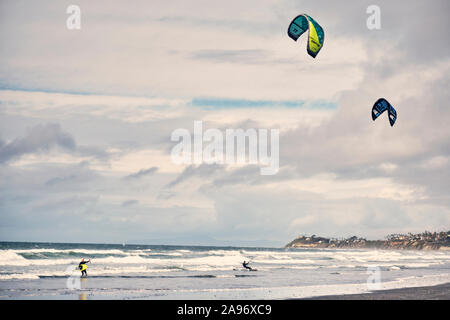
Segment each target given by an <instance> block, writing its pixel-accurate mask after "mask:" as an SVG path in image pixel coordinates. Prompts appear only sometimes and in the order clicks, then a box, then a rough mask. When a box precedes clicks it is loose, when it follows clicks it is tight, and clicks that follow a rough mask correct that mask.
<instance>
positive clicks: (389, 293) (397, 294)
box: [306, 283, 450, 300]
mask: <svg viewBox="0 0 450 320" xmlns="http://www.w3.org/2000/svg"><path fill="white" fill-rule="evenodd" d="M306 300H450V283H445V284H441V285H437V286H430V287H413V288H401V289H392V290H380V291H374V292H371V293H361V294H347V295H333V296H321V297H313V298H307V299H306Z"/></svg>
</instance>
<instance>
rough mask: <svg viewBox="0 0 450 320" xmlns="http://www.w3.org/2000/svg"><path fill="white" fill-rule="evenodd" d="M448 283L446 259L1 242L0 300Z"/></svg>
mask: <svg viewBox="0 0 450 320" xmlns="http://www.w3.org/2000/svg"><path fill="white" fill-rule="evenodd" d="M81 258H85V259H91V263H89V264H88V269H87V272H88V277H87V278H82V279H81V278H80V271H79V270H78V269H77V266H78V263H79V262H80V260H81ZM244 260H246V261H249V260H250V261H251V262H250V266H251V267H253V268H256V269H257V271H248V270H245V269H244V268H243V267H242V262H243V261H244ZM447 282H450V252H449V251H413V250H401V251H393V250H350V249H285V248H245V247H242V248H241V247H206V246H163V245H160V246H157V245H128V244H127V245H117V244H71V243H31V242H30V243H19V242H0V299H180V300H181V299H232V300H234V299H236V300H245V299H291V298H306V297H316V296H324V295H336V294H352V293H365V292H370V291H374V290H382V289H394V288H405V287H417V286H429V285H437V284H441V283H447Z"/></svg>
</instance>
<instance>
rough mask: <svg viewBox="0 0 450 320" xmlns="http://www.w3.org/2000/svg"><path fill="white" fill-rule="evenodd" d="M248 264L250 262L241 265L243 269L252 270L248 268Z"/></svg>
mask: <svg viewBox="0 0 450 320" xmlns="http://www.w3.org/2000/svg"><path fill="white" fill-rule="evenodd" d="M249 263H250V262H245V261H244V263H242V265H243V266H244V268H245V269H248V270H253V269H252V268H251V267H249V266H248V264H249Z"/></svg>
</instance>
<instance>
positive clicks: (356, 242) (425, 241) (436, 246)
mask: <svg viewBox="0 0 450 320" xmlns="http://www.w3.org/2000/svg"><path fill="white" fill-rule="evenodd" d="M285 247H286V248H342V249H347V248H353V249H367V248H373V249H415V250H450V231H447V232H434V233H431V232H423V233H420V234H411V233H408V234H391V235H389V236H387V237H386V240H366V239H364V238H358V237H356V236H353V237H350V238H347V239H329V238H323V237H317V236H315V235H312V236H310V237H308V236H299V237H297V238H296V239H294V240H293V241H291V242H289V243H288V244H287V245H286V246H285Z"/></svg>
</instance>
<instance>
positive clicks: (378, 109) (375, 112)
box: [372, 98, 397, 127]
mask: <svg viewBox="0 0 450 320" xmlns="http://www.w3.org/2000/svg"><path fill="white" fill-rule="evenodd" d="M386 110H387V111H388V115H389V123H390V124H391V127H392V126H393V125H394V123H395V120H397V111H395V109H394V107H393V106H392V105H391V104H390V103H389V102H388V101H387V100H386V99H384V98H380V99H378V100H377V102H375V104H374V105H373V108H372V120H374V121H375V119H377V118H378V117H379V116H380V115H381V114H382V113H383V112H384V111H386Z"/></svg>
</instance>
